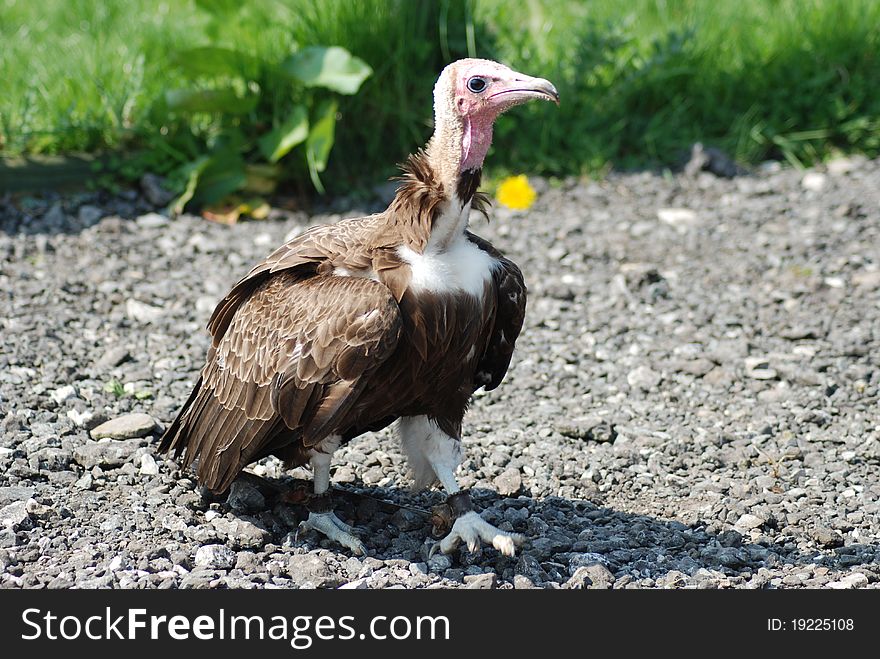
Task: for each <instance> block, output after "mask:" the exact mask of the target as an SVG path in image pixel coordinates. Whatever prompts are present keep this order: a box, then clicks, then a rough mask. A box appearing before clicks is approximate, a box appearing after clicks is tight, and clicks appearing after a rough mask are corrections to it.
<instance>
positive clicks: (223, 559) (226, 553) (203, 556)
mask: <svg viewBox="0 0 880 659" xmlns="http://www.w3.org/2000/svg"><path fill="white" fill-rule="evenodd" d="M235 560H236V556H235V552H234V551H232V550H231V549H230V548H229V547H227V546H226V545H203V546H201V547H199V548H198V549H197V550H196V558H195V564H196V565H197V566H199V567H210V568H214V569H217V570H229V569H231V568H232V567H233V566H234V565H235Z"/></svg>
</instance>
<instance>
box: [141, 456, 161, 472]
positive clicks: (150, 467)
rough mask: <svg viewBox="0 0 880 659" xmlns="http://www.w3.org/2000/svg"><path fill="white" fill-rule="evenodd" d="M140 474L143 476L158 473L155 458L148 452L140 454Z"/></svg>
mask: <svg viewBox="0 0 880 659" xmlns="http://www.w3.org/2000/svg"><path fill="white" fill-rule="evenodd" d="M140 472H141V474H143V475H144V476H155V475H157V474H158V473H159V465H158V464H156V460H155V458H154V457H153V456H152V455H150V454H149V453H144V454H143V455H142V456H141V468H140Z"/></svg>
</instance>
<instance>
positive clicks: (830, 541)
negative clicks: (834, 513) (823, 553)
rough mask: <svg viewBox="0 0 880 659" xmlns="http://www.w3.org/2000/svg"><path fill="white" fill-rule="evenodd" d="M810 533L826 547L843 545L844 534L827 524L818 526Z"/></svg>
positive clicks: (819, 543) (831, 547) (817, 541)
mask: <svg viewBox="0 0 880 659" xmlns="http://www.w3.org/2000/svg"><path fill="white" fill-rule="evenodd" d="M810 535H811V536H812V537H813V540H815V541H816V543H817V544H818V545H820V546H822V547H825V548H826V549H833V548H835V547H842V546H843V536H842V535H841V534H840V533H837V532H836V531H834V529H831V528H828V527H827V526H822V525H819V526H817V527H816V528H815V529H813V532H812V533H811V534H810Z"/></svg>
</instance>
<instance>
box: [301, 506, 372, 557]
mask: <svg viewBox="0 0 880 659" xmlns="http://www.w3.org/2000/svg"><path fill="white" fill-rule="evenodd" d="M300 530H304V531H317V532H319V533H322V534H323V535H325V536H326V537H327V538H328V539H329V540H332V541H334V542H336V543H339V544H340V545H342V546H343V547H345V548H347V549H349V550H351V551H352V552H353V553H355V554H357V555H359V556H366V554H367V548H366V547H365V546H364V543H363V542H361V541H360V539H359V538H358V537H356V536H355V535H354V533H353V531H354V529H353V528H352V527H351V526H349V525H348V524H346V523H345V522H343V521H342V520H341V519H339V518H338V517H337V516H336V515H335V514H333V513H311V512H310V513H309V517H308V519H305V520H303V521H302V522H300V523H299V526H298V527H297V530H296V534H295V535H294V542H296V541H297V540H298V537H299V531H300Z"/></svg>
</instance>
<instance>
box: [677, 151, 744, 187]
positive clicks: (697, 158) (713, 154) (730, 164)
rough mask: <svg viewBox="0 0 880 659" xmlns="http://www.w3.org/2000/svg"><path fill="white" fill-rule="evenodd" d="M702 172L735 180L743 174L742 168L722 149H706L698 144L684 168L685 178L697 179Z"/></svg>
mask: <svg viewBox="0 0 880 659" xmlns="http://www.w3.org/2000/svg"><path fill="white" fill-rule="evenodd" d="M700 172H711V173H713V174H715V176H723V177H725V178H733V177H734V176H736V175H737V174H740V173H741V172H742V170H741V168H740V167H739V166H738V165H737V164H736V162H734V160H733V158H731V157H730V156H728V155H727V154H726V153H724V151H722V150H721V149H716V148H715V147H711V146H710V147H704V146H703V145H702V144H701V143H700V142H697V143H696V144H694V145H693V146H692V147H691V157H690V160H688V162H687V164H686V165H685V166H684V173H685V176H690V177H692V178H693V177H696V176H697V174H699V173H700Z"/></svg>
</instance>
